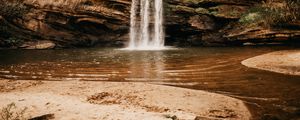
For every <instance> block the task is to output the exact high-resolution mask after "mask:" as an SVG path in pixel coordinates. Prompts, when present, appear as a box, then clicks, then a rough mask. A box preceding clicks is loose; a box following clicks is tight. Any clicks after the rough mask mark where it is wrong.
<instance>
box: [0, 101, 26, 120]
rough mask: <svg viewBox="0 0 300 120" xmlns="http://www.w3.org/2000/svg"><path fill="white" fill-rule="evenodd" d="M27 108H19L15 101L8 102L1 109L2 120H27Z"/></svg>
mask: <svg viewBox="0 0 300 120" xmlns="http://www.w3.org/2000/svg"><path fill="white" fill-rule="evenodd" d="M26 110H27V108H24V109H21V110H18V109H17V106H16V104H15V103H11V104H8V105H7V106H6V107H4V108H2V110H1V111H0V119H1V120H27V119H28V118H26V117H25V116H24V115H25V112H26Z"/></svg>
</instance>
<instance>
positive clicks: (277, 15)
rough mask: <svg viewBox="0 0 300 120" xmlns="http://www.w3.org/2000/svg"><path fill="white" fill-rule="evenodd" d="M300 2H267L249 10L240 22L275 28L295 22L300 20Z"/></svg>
mask: <svg viewBox="0 0 300 120" xmlns="http://www.w3.org/2000/svg"><path fill="white" fill-rule="evenodd" d="M299 11H300V0H282V1H280V2H278V1H277V2H274V1H273V0H267V1H266V2H263V3H262V4H261V5H259V6H256V7H253V8H251V9H249V11H248V12H247V13H246V14H244V15H243V16H242V17H241V19H240V20H239V22H240V23H243V24H260V23H262V24H263V25H265V26H274V25H280V24H285V23H288V22H294V21H297V20H299V18H300V13H299Z"/></svg>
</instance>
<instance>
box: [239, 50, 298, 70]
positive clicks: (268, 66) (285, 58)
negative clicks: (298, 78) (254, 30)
mask: <svg viewBox="0 0 300 120" xmlns="http://www.w3.org/2000/svg"><path fill="white" fill-rule="evenodd" d="M242 64H243V65H245V66H247V67H251V68H257V69H261V70H267V71H272V72H277V73H283V74H288V75H300V50H285V51H277V52H272V53H268V54H264V55H260V56H256V57H253V58H249V59H247V60H244V61H242Z"/></svg>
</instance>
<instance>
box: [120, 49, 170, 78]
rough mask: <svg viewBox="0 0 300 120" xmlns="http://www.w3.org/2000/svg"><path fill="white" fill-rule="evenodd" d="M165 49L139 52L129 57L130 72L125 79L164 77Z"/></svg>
mask: <svg viewBox="0 0 300 120" xmlns="http://www.w3.org/2000/svg"><path fill="white" fill-rule="evenodd" d="M164 56H165V55H164V52H163V51H152V52H138V53H137V54H135V55H132V54H131V55H130V56H129V57H128V59H129V61H130V64H129V70H130V74H129V75H128V78H125V80H130V81H160V80H163V79H164V74H162V71H163V70H164V69H165V63H164V62H165V58H164Z"/></svg>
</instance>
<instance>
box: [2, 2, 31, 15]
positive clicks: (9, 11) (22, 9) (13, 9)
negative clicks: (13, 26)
mask: <svg viewBox="0 0 300 120" xmlns="http://www.w3.org/2000/svg"><path fill="white" fill-rule="evenodd" d="M0 3H1V4H0V8H1V9H0V16H3V17H5V18H6V19H10V18H20V17H22V16H23V15H24V14H25V13H27V12H28V8H27V7H26V6H25V5H24V3H23V0H0Z"/></svg>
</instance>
